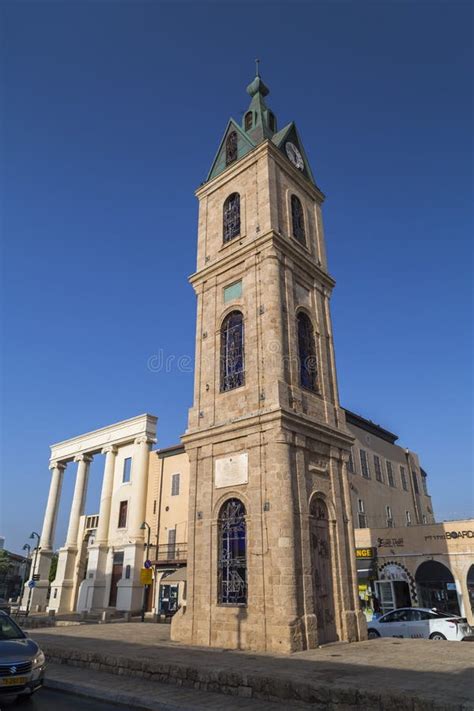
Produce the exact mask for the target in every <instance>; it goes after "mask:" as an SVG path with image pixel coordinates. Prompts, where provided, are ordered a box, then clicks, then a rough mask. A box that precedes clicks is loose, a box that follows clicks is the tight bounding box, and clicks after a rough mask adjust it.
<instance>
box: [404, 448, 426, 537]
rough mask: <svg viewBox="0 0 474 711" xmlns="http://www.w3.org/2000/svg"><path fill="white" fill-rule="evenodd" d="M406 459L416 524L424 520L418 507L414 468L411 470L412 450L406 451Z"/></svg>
mask: <svg viewBox="0 0 474 711" xmlns="http://www.w3.org/2000/svg"><path fill="white" fill-rule="evenodd" d="M405 457H406V460H407V469H408V479H409V481H410V491H411V494H412V498H413V507H414V509H415V517H416V522H417V523H421V520H422V519H421V515H420V507H419V506H418V500H417V498H416V497H417V494H416V492H415V486H414V484H413V472H412V468H411V462H410V450H409V449H405ZM420 475H421V474H420ZM420 485H421V481H420Z"/></svg>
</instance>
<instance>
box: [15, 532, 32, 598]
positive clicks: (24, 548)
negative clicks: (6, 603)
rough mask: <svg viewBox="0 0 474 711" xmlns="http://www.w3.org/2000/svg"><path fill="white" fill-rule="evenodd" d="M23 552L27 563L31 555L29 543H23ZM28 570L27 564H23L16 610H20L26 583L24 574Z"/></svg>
mask: <svg viewBox="0 0 474 711" xmlns="http://www.w3.org/2000/svg"><path fill="white" fill-rule="evenodd" d="M23 550H24V551H28V552H27V554H26V560H27V561H29V559H30V555H31V546H30V544H29V543H25V545H24V546H23ZM27 570H28V563H27V562H25V565H24V568H23V575H22V581H21V593H20V603H19V605H18V610H20V609H21V601H22V600H23V594H24V592H25V583H26V572H27Z"/></svg>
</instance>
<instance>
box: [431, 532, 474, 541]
mask: <svg viewBox="0 0 474 711" xmlns="http://www.w3.org/2000/svg"><path fill="white" fill-rule="evenodd" d="M457 538H461V539H463V538H474V531H472V530H471V529H469V530H467V531H446V533H442V534H438V535H433V536H425V541H455V540H456V539H457Z"/></svg>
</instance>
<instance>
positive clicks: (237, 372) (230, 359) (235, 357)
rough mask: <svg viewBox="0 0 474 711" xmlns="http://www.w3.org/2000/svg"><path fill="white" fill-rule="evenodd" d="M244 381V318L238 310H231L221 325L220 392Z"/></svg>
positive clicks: (237, 385)
mask: <svg viewBox="0 0 474 711" xmlns="http://www.w3.org/2000/svg"><path fill="white" fill-rule="evenodd" d="M244 382H245V371H244V318H243V316H242V314H241V313H240V311H232V312H231V313H230V314H228V316H226V318H225V319H224V321H223V323H222V327H221V392H225V391H227V390H233V389H234V388H239V387H240V386H241V385H243V384H244Z"/></svg>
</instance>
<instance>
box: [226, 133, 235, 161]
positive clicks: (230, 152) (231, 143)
mask: <svg viewBox="0 0 474 711" xmlns="http://www.w3.org/2000/svg"><path fill="white" fill-rule="evenodd" d="M234 160H237V132H236V131H231V132H230V133H229V135H228V136H227V140H226V142H225V164H226V165H229V163H233V162H234Z"/></svg>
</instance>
